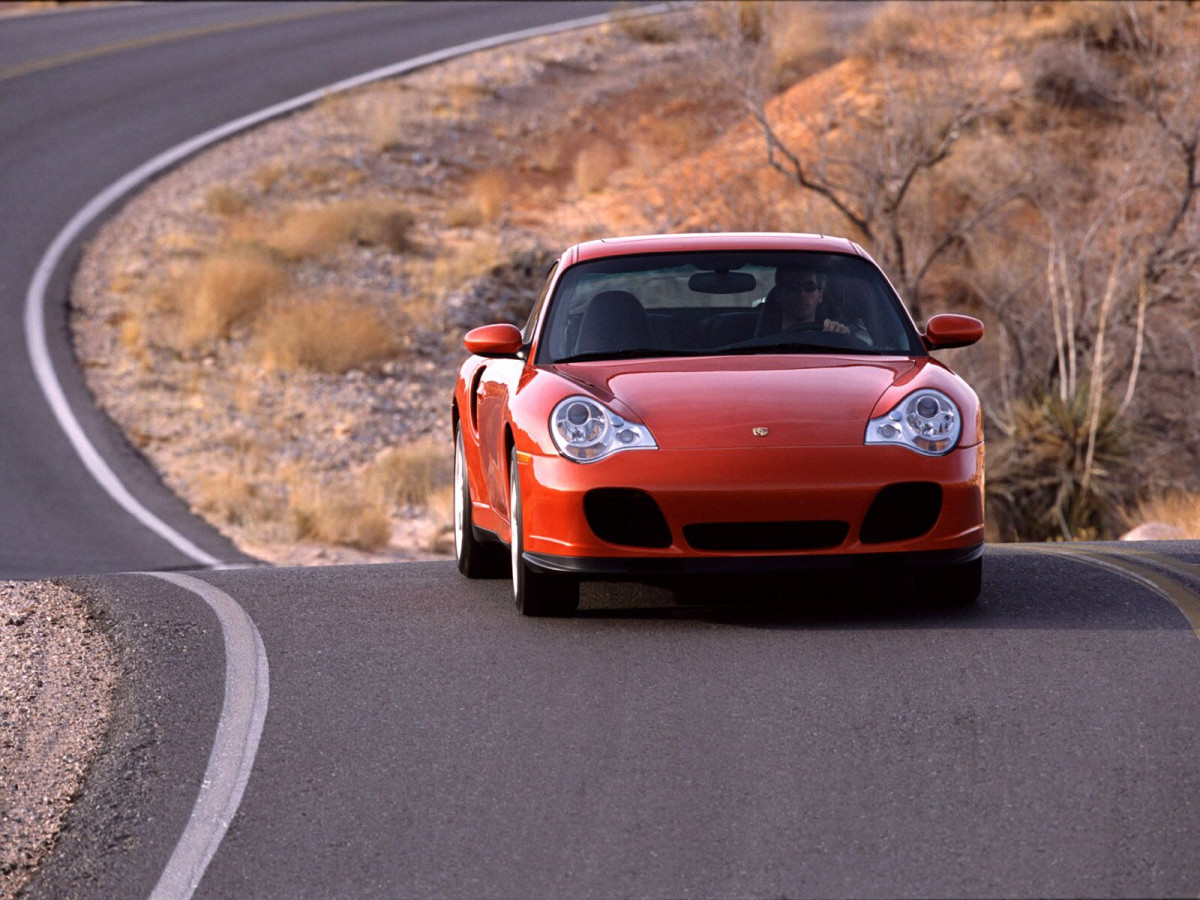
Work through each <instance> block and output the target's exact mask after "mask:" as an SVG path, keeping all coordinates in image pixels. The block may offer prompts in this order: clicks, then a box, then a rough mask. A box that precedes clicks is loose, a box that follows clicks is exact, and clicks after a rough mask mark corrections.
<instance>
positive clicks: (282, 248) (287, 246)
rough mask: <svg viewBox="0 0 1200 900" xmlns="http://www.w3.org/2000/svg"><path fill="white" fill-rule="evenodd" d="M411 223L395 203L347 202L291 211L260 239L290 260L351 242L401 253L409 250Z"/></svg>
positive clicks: (327, 251) (322, 254)
mask: <svg viewBox="0 0 1200 900" xmlns="http://www.w3.org/2000/svg"><path fill="white" fill-rule="evenodd" d="M412 224H413V219H412V215H411V213H409V212H408V210H407V209H405V208H404V207H402V206H400V205H399V204H397V203H389V202H386V201H364V200H348V201H344V202H341V203H335V204H332V205H330V206H322V207H317V208H308V209H295V210H292V212H290V213H289V214H288V215H286V216H285V217H284V219H283V222H282V223H281V224H280V225H279V227H278V228H277V229H276V230H274V231H273V232H270V233H267V234H263V235H261V236H260V237H261V240H262V241H263V242H264V243H267V244H269V245H270V246H272V247H274V248H276V249H277V250H279V252H280V253H282V254H284V256H286V257H288V258H289V259H292V260H300V259H312V258H315V257H319V256H324V255H326V254H328V253H331V252H333V251H334V250H336V249H337V248H338V247H340V246H342V245H344V244H346V243H349V242H351V241H353V242H356V243H361V244H375V245H379V246H383V247H387V248H389V249H390V250H393V251H394V252H396V253H402V252H404V251H405V250H408V249H409V248H410V247H411V240H410V237H409V232H410V231H411V229H412Z"/></svg>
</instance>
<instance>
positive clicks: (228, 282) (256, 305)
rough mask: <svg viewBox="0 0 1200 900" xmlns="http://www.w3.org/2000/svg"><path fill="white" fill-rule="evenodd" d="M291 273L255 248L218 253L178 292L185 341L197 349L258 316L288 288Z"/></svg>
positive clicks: (208, 259)
mask: <svg viewBox="0 0 1200 900" xmlns="http://www.w3.org/2000/svg"><path fill="white" fill-rule="evenodd" d="M288 281H289V279H288V275H287V272H285V271H284V270H283V268H282V267H281V266H280V265H279V264H278V263H276V262H275V260H273V259H272V258H271V257H270V255H268V254H266V253H263V252H262V251H259V250H254V249H251V248H236V249H227V250H222V251H218V252H216V253H213V254H212V255H210V256H208V257H207V258H205V259H204V260H203V262H201V263H200V265H199V267H198V268H197V269H196V271H195V273H194V276H193V278H192V280H191V281H190V287H191V290H190V291H189V290H187V289H186V287H185V288H183V289H181V290H180V296H179V298H178V299H179V301H180V303H181V309H180V312H181V313H182V314H183V333H182V338H183V341H184V343H185V344H186V345H187V346H190V347H196V346H199V345H201V344H203V343H206V342H208V341H212V340H215V339H218V338H227V337H229V332H230V329H231V328H233V327H234V326H235V325H237V324H240V323H242V322H246V321H248V320H250V319H252V318H253V317H254V316H255V315H257V314H258V312H259V311H260V310H262V309H263V307H264V306H265V305H266V304H267V302H268V301H270V300H271V298H272V297H275V296H277V295H278V294H280V293H282V292H283V291H284V290H286V288H287V286H288Z"/></svg>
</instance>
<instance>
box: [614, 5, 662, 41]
mask: <svg viewBox="0 0 1200 900" xmlns="http://www.w3.org/2000/svg"><path fill="white" fill-rule="evenodd" d="M616 11H617V13H618V15H617V17H616V18H615V19H614V24H615V25H616V26H617V28H618V29H620V31H621V33H622V34H623V35H625V36H626V37H627V38H629V39H630V40H633V41H638V42H639V43H642V44H669V43H671V42H672V41H674V40H675V38H676V34H675V32H674V31H673V30H672V29H671V28H670V27H669V26H668V25H667V23H665V22H663V21H662V18H661V16H658V15H653V16H644V15H638V14H637V7H636V6H635V5H633V4H632V3H618V4H617V10H616Z"/></svg>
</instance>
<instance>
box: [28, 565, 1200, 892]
mask: <svg viewBox="0 0 1200 900" xmlns="http://www.w3.org/2000/svg"><path fill="white" fill-rule="evenodd" d="M1112 548H1113V545H1108V549H1112ZM1116 549H1118V550H1119V551H1121V552H1126V551H1127V550H1128V548H1127V547H1117V548H1116ZM1143 549H1144V548H1143ZM1153 549H1156V550H1160V551H1163V552H1166V553H1168V554H1169V555H1170V557H1171V558H1173V559H1174V560H1176V561H1181V560H1182V561H1185V562H1187V563H1188V564H1190V565H1191V566H1192V568H1191V569H1190V570H1186V569H1185V570H1180V571H1176V572H1175V573H1173V574H1171V575H1170V577H1169V578H1167V579H1166V581H1164V583H1165V584H1167V585H1168V586H1171V590H1172V592H1173V593H1174V594H1175V596H1176V597H1177V599H1178V600H1179V601H1180V602H1181V603H1182V604H1183V606H1184V608H1187V604H1188V603H1191V604H1193V606H1192V609H1193V610H1195V611H1200V597H1198V596H1197V593H1196V592H1197V591H1200V548H1197V546H1196V545H1195V544H1175V545H1155V546H1154V548H1153ZM1120 562H1121V560H1120V559H1119V558H1118V563H1120ZM1138 564H1139V565H1143V566H1151V564H1150V563H1148V562H1146V561H1145V560H1141V561H1140V562H1139V563H1138ZM1151 568H1152V566H1151ZM1159 577H1164V576H1163V575H1162V573H1160V576H1159ZM204 580H205V581H207V582H210V583H212V584H214V585H216V586H218V587H219V588H221V589H222V590H224V591H225V592H226V593H227V594H228V595H229V596H231V597H232V598H234V599H235V600H237V601H238V602H239V603H240V604H241V605H242V606H243V608H244V609H245V610H246V611H247V612H248V613H249V615H250V616H251V617H252V618H253V620H254V621H255V622H256V623H257V625H258V629H259V631H260V632H261V635H262V640H263V644H264V646H265V648H266V655H267V657H268V658H269V661H270V704H269V708H268V710H267V713H266V722H265V728H264V730H263V732H262V740H261V743H260V745H259V749H258V756H257V759H256V761H255V763H254V769H253V773H252V775H251V777H250V780H249V784H248V787H247V789H246V792H245V794H244V796H243V798H242V803H241V808H240V810H239V812H238V813H237V815H236V817H235V818H234V820H233V824H232V826H231V827H230V829H229V831H228V833H227V834H226V835H225V838H224V841H223V843H222V844H221V846H220V849H219V850H218V851H217V852H216V855H215V857H213V859H212V862H211V864H210V865H209V867H208V870H207V872H206V874H205V875H204V878H203V881H202V882H201V884H200V887H199V890H198V891H197V893H196V896H197V897H211V898H225V897H251V896H252V897H289V898H291V897H354V898H370V897H409V896H413V897H514V896H521V897H559V896H562V897H592V896H596V897H605V896H648V897H658V896H670V897H714V896H737V897H741V896H763V897H781V896H786V897H792V896H797V897H798V896H816V897H829V896H870V897H875V896H921V897H941V896H945V897H960V896H1097V897H1099V896H1195V895H1196V893H1197V887H1198V886H1200V828H1197V823H1198V822H1200V692H1197V691H1196V690H1195V685H1196V684H1197V683H1200V639H1198V635H1197V632H1196V631H1195V630H1194V629H1193V626H1192V624H1190V623H1189V621H1188V620H1187V619H1186V618H1185V617H1184V615H1182V614H1181V612H1180V608H1179V607H1177V606H1176V605H1174V604H1173V603H1172V602H1169V601H1168V599H1166V598H1164V597H1163V596H1161V595H1159V594H1157V593H1155V592H1153V591H1152V590H1150V589H1148V588H1146V587H1144V586H1141V585H1139V584H1138V583H1136V582H1134V581H1130V580H1127V579H1126V578H1125V577H1124V576H1121V575H1117V574H1114V573H1110V572H1108V571H1106V570H1103V569H1100V568H1096V567H1094V566H1092V565H1090V564H1088V563H1086V562H1083V561H1079V560H1077V559H1067V558H1062V557H1059V556H1053V555H1049V554H1047V553H1046V552H1044V551H1040V550H1038V549H1036V548H1028V547H1024V548H1020V547H994V548H989V550H988V553H987V555H986V559H985V569H984V592H983V596H982V598H981V600H980V602H979V604H978V605H977V606H975V607H974V608H971V609H967V610H961V609H945V608H940V607H939V606H938V605H937V604H936V603H930V604H914V603H907V602H900V601H897V600H896V599H894V598H887V597H884V596H882V595H881V592H880V591H879V589H878V586H872V585H857V586H851V585H845V584H840V585H828V584H826V585H814V586H811V587H810V588H809V589H808V590H806V589H805V588H804V587H803V586H801V585H797V584H780V583H760V584H751V585H749V586H747V585H746V584H744V583H743V584H740V585H739V586H738V590H737V591H732V592H731V591H729V590H728V586H727V585H715V586H708V587H706V588H704V589H701V588H693V589H690V591H684V592H682V593H681V594H676V593H673V592H669V591H666V590H664V589H661V588H639V587H636V586H601V585H586V586H585V591H584V611H583V612H582V613H581V614H580V615H579V616H578V617H576V618H571V619H563V620H530V619H522V618H521V617H520V616H518V615H517V614H516V612H515V610H514V609H513V608H512V604H511V601H510V599H509V596H508V590H509V588H508V585H507V583H506V582H504V581H487V582H468V581H466V580H465V579H463V578H461V577H460V576H458V574H457V572H455V570H454V568H453V566H452V564H449V563H421V564H408V565H403V566H390V567H343V568H326V569H305V570H298V569H296V570H263V569H253V570H241V571H227V572H220V573H207V574H205V575H204ZM80 587H81V588H82V589H84V590H86V591H88V592H89V593H91V594H92V595H93V596H94V597H95V598H96V600H97V603H98V604H99V605H100V607H101V608H102V609H105V610H107V611H108V613H107V616H108V617H109V618H110V619H111V621H113V622H114V623H116V625H115V626H114V627H116V628H117V629H118V635H119V636H120V638H121V640H122V642H123V643H124V644H125V645H126V646H130V647H132V648H134V649H133V652H132V658H133V659H134V660H136V661H137V665H136V666H135V669H136V671H137V672H138V675H137V677H135V678H134V679H133V680H132V682H131V692H130V693H129V694H128V695H126V696H125V697H124V698H123V702H124V704H125V705H124V707H123V709H122V711H120V712H119V718H118V726H119V727H118V728H117V729H115V733H116V734H117V735H118V736H119V739H118V741H117V744H116V745H115V746H113V747H111V748H110V752H109V753H108V754H106V756H105V757H104V758H103V759H102V761H101V763H100V765H99V766H98V771H97V772H95V773H94V774H93V778H92V780H91V781H90V783H89V787H88V790H87V791H86V792H85V794H84V797H83V799H82V800H81V803H80V805H79V806H78V807H77V808H76V810H75V811H74V812H73V814H72V819H71V820H70V821H71V827H70V829H69V830H68V832H67V833H66V835H65V836H64V839H63V842H62V844H61V845H60V848H59V850H58V851H57V853H56V855H55V857H54V858H53V859H52V861H51V863H50V865H49V867H48V868H47V870H46V871H45V872H44V873H43V876H42V878H41V880H40V881H39V882H36V883H35V886H34V890H33V892H32V895H33V896H34V897H59V896H82V897H107V896H118V895H120V896H145V895H148V894H149V892H150V890H151V889H152V888H153V887H154V885H155V883H156V880H157V878H158V877H159V873H160V872H161V871H162V870H163V867H164V865H165V864H166V861H167V857H168V855H169V854H170V852H171V850H172V846H173V844H174V842H175V841H176V840H178V839H179V835H180V833H181V831H182V830H183V826H184V823H185V821H186V820H187V817H188V811H189V808H190V803H191V801H192V799H193V798H194V797H195V796H196V794H197V793H198V792H199V786H200V781H201V779H202V777H203V773H204V765H205V759H206V756H207V750H208V747H209V746H210V745H211V743H212V740H213V738H212V734H213V730H214V727H215V721H216V716H217V703H215V702H214V698H215V697H217V696H218V695H219V693H220V688H219V681H220V677H221V667H220V661H221V651H220V644H219V640H218V639H217V637H216V631H217V629H216V628H215V620H214V619H213V617H212V616H211V615H207V616H206V615H199V616H197V610H198V609H199V610H200V611H201V612H203V605H202V604H198V603H197V601H196V598H195V597H194V596H192V595H190V594H188V593H187V592H185V591H180V590H178V589H176V588H174V587H167V588H164V586H163V585H162V584H161V583H160V582H157V581H156V580H155V579H152V578H151V577H149V576H133V575H131V576H122V577H119V578H107V579H103V580H91V581H88V582H84V583H81V584H80ZM731 596H732V597H737V598H740V599H737V600H730V599H729V598H730V597H731ZM752 598H753V599H752ZM681 600H682V601H684V602H681ZM1196 623H1197V624H1200V617H1198V618H1197V619H1196ZM166 659H170V660H173V661H174V662H171V663H168V662H165V661H164V660H166ZM205 661H207V662H208V664H207V665H204V664H203V663H204V662H205ZM131 710H133V711H135V712H131ZM167 773H170V776H171V777H169V778H168V777H164V776H165V775H166V774H167Z"/></svg>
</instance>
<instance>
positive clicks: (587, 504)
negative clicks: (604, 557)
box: [583, 488, 671, 547]
mask: <svg viewBox="0 0 1200 900" xmlns="http://www.w3.org/2000/svg"><path fill="white" fill-rule="evenodd" d="M583 513H584V515H585V516H586V517H587V523H588V527H589V528H591V529H592V531H593V532H594V533H595V535H596V537H598V538H600V540H602V541H608V543H610V544H619V545H621V546H622V547H670V546H671V529H670V527H669V526H668V525H667V520H666V519H665V518H664V517H663V514H662V510H661V509H659V508H658V504H657V503H655V502H654V498H653V497H651V496H650V495H649V494H647V493H646V492H645V491H638V490H634V489H633V488H596V489H595V490H592V491H588V492H587V493H586V494H584V496H583Z"/></svg>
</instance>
